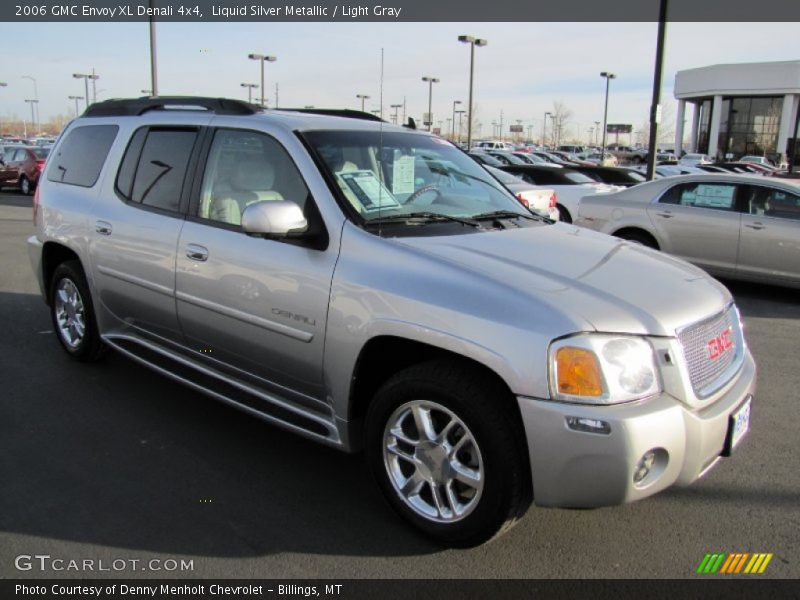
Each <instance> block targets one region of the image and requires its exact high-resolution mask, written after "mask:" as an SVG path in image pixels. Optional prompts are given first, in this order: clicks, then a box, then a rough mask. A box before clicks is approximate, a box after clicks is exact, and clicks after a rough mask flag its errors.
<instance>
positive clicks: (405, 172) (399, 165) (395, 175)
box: [392, 156, 414, 194]
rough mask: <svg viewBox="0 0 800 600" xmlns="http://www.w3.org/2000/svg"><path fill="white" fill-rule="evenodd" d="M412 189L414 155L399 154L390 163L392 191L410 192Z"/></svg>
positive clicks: (399, 192)
mask: <svg viewBox="0 0 800 600" xmlns="http://www.w3.org/2000/svg"><path fill="white" fill-rule="evenodd" d="M413 191H414V157H413V156H400V157H398V158H395V159H394V162H393V163H392V193H393V194H411V193H413Z"/></svg>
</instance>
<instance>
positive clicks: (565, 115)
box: [550, 100, 573, 146]
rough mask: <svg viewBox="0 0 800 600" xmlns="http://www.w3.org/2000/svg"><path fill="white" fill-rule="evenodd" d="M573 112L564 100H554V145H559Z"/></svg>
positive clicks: (552, 133) (552, 117)
mask: <svg viewBox="0 0 800 600" xmlns="http://www.w3.org/2000/svg"><path fill="white" fill-rule="evenodd" d="M572 114H573V113H572V110H571V109H569V108H568V107H567V105H566V104H564V102H563V101H561V100H556V101H555V102H553V111H552V113H551V115H550V117H551V119H552V121H553V123H552V132H551V135H552V138H553V145H554V146H558V145H559V143H561V135H562V133H563V131H564V126H565V125H566V123H567V121H569V120H570V119H571V118H572Z"/></svg>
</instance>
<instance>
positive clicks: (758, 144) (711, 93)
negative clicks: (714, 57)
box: [675, 60, 800, 159]
mask: <svg viewBox="0 0 800 600" xmlns="http://www.w3.org/2000/svg"><path fill="white" fill-rule="evenodd" d="M675 98H676V99H677V100H678V110H677V114H676V119H675V152H676V153H678V154H679V155H680V153H681V152H682V151H685V152H701V153H703V154H708V155H709V156H711V157H712V158H714V157H718V158H726V157H728V158H734V159H736V158H740V157H742V156H744V155H746V154H755V155H759V156H768V157H771V158H779V157H781V156H785V154H786V152H787V144H788V142H789V140H790V139H792V138H794V137H795V136H796V135H797V134H796V132H795V130H796V127H797V112H798V104H800V60H790V61H783V62H765V63H747V64H730V65H712V66H709V67H700V68H698V69H687V70H685V71H678V73H676V75H675ZM687 104H689V105H691V106H692V107H693V110H692V111H688V110H687ZM690 112H691V115H690V114H689V113H690ZM687 124H688V125H689V126H690V127H691V136H690V137H689V143H688V145H685V144H684V143H683V140H684V127H685V126H686V125H687ZM798 154H800V153H798Z"/></svg>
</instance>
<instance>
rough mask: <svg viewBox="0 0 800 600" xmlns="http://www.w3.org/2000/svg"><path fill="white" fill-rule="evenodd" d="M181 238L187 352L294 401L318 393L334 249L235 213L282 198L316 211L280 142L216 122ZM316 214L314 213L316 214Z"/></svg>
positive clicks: (181, 312)
mask: <svg viewBox="0 0 800 600" xmlns="http://www.w3.org/2000/svg"><path fill="white" fill-rule="evenodd" d="M199 181H200V189H199V190H197V191H196V192H195V193H193V199H192V203H191V205H190V208H189V215H188V216H187V221H186V224H185V225H184V227H183V231H182V232H181V236H180V243H179V245H178V257H177V270H176V287H177V306H178V317H179V319H180V323H181V326H182V328H183V331H184V333H185V336H186V341H187V344H188V346H189V348H190V349H191V350H194V351H195V352H196V353H197V357H198V358H199V359H204V360H207V361H209V363H210V364H212V365H213V366H214V367H216V368H225V369H228V370H230V368H233V369H235V371H233V372H235V373H236V376H237V377H241V378H243V379H246V380H247V379H252V380H254V383H255V384H256V385H258V386H259V387H261V388H262V389H268V390H270V391H272V392H274V393H276V394H277V395H279V396H280V397H282V398H284V399H286V398H289V399H290V400H291V401H293V402H297V403H301V402H303V397H309V396H310V397H311V398H314V399H317V400H323V399H324V396H323V394H324V386H323V381H322V356H323V344H324V337H325V336H324V334H325V323H326V319H327V310H328V300H329V294H330V286H331V278H332V276H333V269H334V265H335V262H336V258H337V255H338V249H337V248H334V247H328V246H327V244H326V243H325V242H324V240H326V239H327V238H326V236H325V235H322V234H320V236H318V242H319V240H322V241H321V242H319V243H308V242H305V241H301V240H291V239H279V240H278V239H265V238H262V237H256V236H251V235H248V234H246V233H245V232H244V231H243V230H242V228H241V216H242V212H243V211H244V210H245V208H247V206H249V205H251V204H253V203H258V202H272V201H278V200H288V201H292V202H294V203H296V204H298V205H299V206H300V207H301V209H303V211H304V214H305V215H306V219H307V220H308V221H309V223H317V224H318V225H319V227H320V228H322V232H323V233H324V228H323V226H322V224H321V219H320V218H319V216H318V214H316V211H315V205H314V200H313V199H312V198H311V195H310V193H309V190H308V187H307V185H306V183H305V181H304V179H303V177H302V175H301V173H300V171H299V170H298V168H297V166H296V165H295V163H294V162H293V161H292V159H291V158H290V155H289V153H288V152H287V150H286V149H285V148H284V147H283V146H282V145H281V143H280V142H278V141H277V140H276V139H275V138H273V137H271V136H269V135H267V134H265V133H261V132H255V131H249V130H241V129H218V130H217V131H216V132H215V134H214V136H213V141H212V142H211V144H210V147H209V150H208V153H207V159H206V160H205V167H204V172H203V176H202V179H199ZM315 214H316V218H315Z"/></svg>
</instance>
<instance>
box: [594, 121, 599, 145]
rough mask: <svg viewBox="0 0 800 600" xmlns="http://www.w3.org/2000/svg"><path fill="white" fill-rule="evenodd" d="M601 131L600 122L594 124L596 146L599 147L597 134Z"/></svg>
mask: <svg viewBox="0 0 800 600" xmlns="http://www.w3.org/2000/svg"><path fill="white" fill-rule="evenodd" d="M599 131H600V121H595V122H594V145H595V146H597V134H598V133H599Z"/></svg>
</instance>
